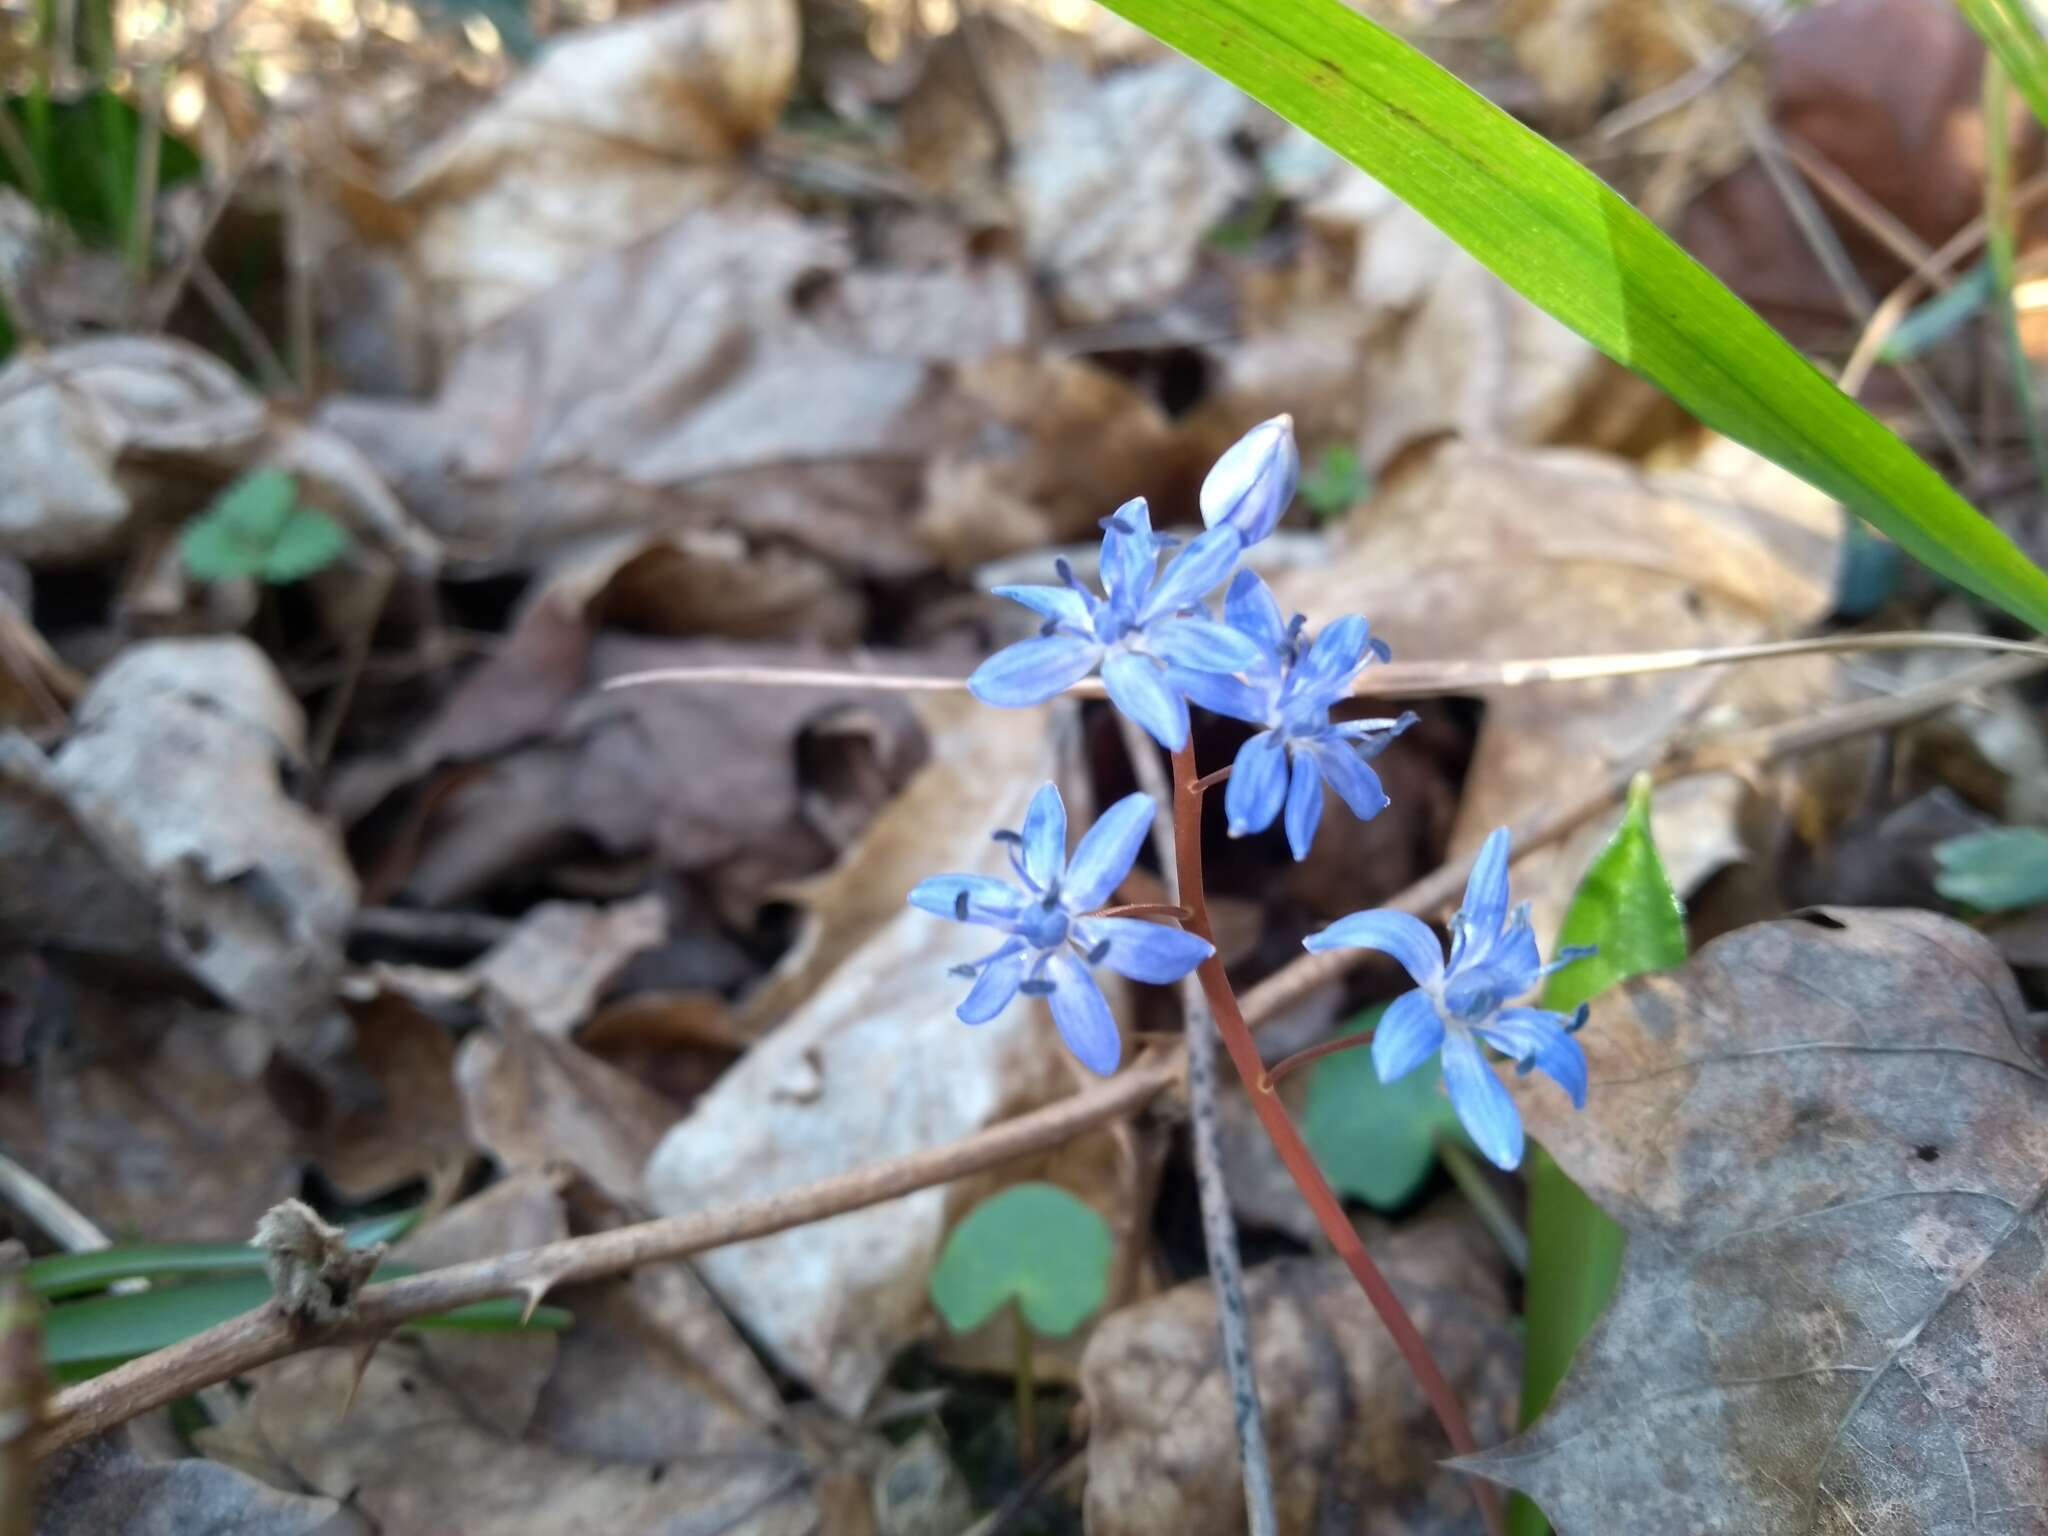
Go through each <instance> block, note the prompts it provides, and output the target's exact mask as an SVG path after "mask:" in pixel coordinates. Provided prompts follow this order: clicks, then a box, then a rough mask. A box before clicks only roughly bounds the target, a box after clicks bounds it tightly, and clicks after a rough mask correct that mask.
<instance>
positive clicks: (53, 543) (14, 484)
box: [0, 336, 267, 563]
mask: <svg viewBox="0 0 2048 1536" xmlns="http://www.w3.org/2000/svg"><path fill="white" fill-rule="evenodd" d="M266 425H267V418H266V416H265V414H264V409H263V402H262V401H261V400H259V399H258V398H257V397H256V395H255V394H254V393H252V392H251V391H250V390H249V388H248V386H246V385H245V384H243V383H242V381H241V380H240V379H239V378H237V377H236V376H235V373H234V370H233V369H231V368H229V367H228V366H227V365H226V364H225V363H222V362H220V361H219V360H218V359H216V358H213V357H210V356H208V355H207V354H206V353H204V352H202V351H200V350H199V349H198V348H197V347H193V346H188V345H187V344H185V343H183V342H177V341H171V340H168V339H165V338H160V337H151V338H144V337H127V336H107V337H99V338H96V339H94V340H90V341H81V342H75V343H73V344H72V345H70V346H67V347H62V348H59V349H58V350H57V351H55V352H52V353H49V354H47V355H42V356H36V355H29V354H21V355H17V356H16V357H15V358H14V359H13V360H12V361H10V362H9V363H8V364H7V365H6V367H5V368H4V369H0V463H4V464H7V465H9V466H10V472H9V474H8V476H7V478H6V481H5V483H4V484H0V549H4V550H5V551H6V552H7V553H8V554H11V555H16V556H19V557H20V558H22V559H24V560H29V561H33V562H37V563H40V562H44V561H54V562H65V563H69V562H76V561H82V560H90V559H95V558H98V557H100V556H102V555H105V554H108V553H111V552H113V551H115V550H117V549H118V548H119V547H120V543H121V539H122V536H123V534H124V533H125V532H126V530H127V527H128V521H129V515H130V512H131V510H132V502H131V497H132V492H133V489H134V488H133V486H132V485H131V484H130V482H129V480H128V479H127V477H126V471H127V470H128V469H129V467H130V466H131V464H132V461H133V460H134V459H135V458H136V457H137V456H147V457H149V458H152V459H172V460H176V459H183V460H185V461H187V462H191V461H193V460H198V461H201V462H204V461H206V460H208V459H219V460H227V461H230V462H232V461H233V460H235V459H236V458H238V457H240V456H244V455H247V454H249V453H252V452H254V450H255V449H256V447H257V445H258V444H259V443H260V442H261V440H262V437H263V434H264V431H265V428H266Z"/></svg>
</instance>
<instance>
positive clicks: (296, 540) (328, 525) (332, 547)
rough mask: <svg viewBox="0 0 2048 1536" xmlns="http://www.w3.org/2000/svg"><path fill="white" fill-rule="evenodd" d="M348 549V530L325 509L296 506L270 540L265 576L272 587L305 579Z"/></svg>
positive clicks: (263, 573)
mask: <svg viewBox="0 0 2048 1536" xmlns="http://www.w3.org/2000/svg"><path fill="white" fill-rule="evenodd" d="M347 549H348V531H347V530H346V529H344V528H343V527H342V526H341V524H339V523H337V522H336V521H335V520H334V519H333V518H331V517H329V516H328V515H327V514H326V513H325V512H319V511H315V510H314V509H313V508H312V507H299V508H296V509H295V510H294V511H293V512H292V515H291V516H290V517H289V518H288V519H286V521H285V525H284V527H282V528H280V529H279V530H278V534H277V537H276V539H274V540H273V541H272V542H271V545H270V551H269V553H268V554H267V555H266V556H265V557H264V560H263V571H262V575H263V579H264V580H265V581H267V582H269V583H270V584H271V585H272V586H284V585H285V584H287V583H289V582H294V581H303V580H304V579H305V578H306V577H308V576H311V575H313V574H315V573H316V572H318V571H323V570H325V569H326V568H327V567H328V566H330V565H332V564H334V562H335V561H336V560H339V559H340V558H341V556H342V554H343V552H344V551H346V550H347Z"/></svg>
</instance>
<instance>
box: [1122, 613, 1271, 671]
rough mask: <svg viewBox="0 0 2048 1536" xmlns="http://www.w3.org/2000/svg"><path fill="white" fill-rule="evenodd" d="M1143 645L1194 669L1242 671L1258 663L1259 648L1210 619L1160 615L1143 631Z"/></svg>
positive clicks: (1175, 663)
mask: <svg viewBox="0 0 2048 1536" xmlns="http://www.w3.org/2000/svg"><path fill="white" fill-rule="evenodd" d="M1145 649H1146V650H1148V651H1150V652H1151V653H1152V654H1153V655H1155V656H1157V657H1159V658H1160V659H1161V660H1162V661H1168V662H1172V663H1173V664H1174V665H1175V666H1181V667H1190V668H1193V669H1194V670H1195V671H1197V672H1242V671H1244V670H1245V669H1246V668H1247V667H1255V666H1257V665H1258V664H1259V648H1258V647H1257V646H1256V645H1254V644H1253V643H1252V642H1251V641H1250V640H1249V639H1247V638H1246V637H1245V636H1243V635H1241V634H1239V633H1238V632H1237V631H1236V630H1234V629H1232V628H1230V626H1229V625H1227V624H1218V623H1217V622H1216V621H1215V620H1214V619H1173V618H1168V619H1160V620H1158V621H1157V622H1156V623H1154V624H1153V625H1152V626H1151V627H1150V628H1148V629H1147V630H1146V631H1145Z"/></svg>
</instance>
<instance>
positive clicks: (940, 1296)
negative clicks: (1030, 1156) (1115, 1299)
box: [930, 1184, 1116, 1338]
mask: <svg viewBox="0 0 2048 1536" xmlns="http://www.w3.org/2000/svg"><path fill="white" fill-rule="evenodd" d="M1115 1246H1116V1245H1115V1241H1114V1240H1113V1239H1112V1238H1111V1236H1110V1232H1109V1223H1108V1222H1106V1221H1104V1220H1103V1219H1102V1217H1101V1216H1099V1215H1098V1214H1096V1211H1095V1208H1094V1207H1093V1206H1090V1205H1087V1204H1085V1203H1084V1202H1082V1201H1081V1200H1078V1199H1076V1198H1075V1197H1074V1196H1073V1195H1070V1194H1068V1193H1067V1192H1066V1191H1065V1190H1064V1189H1061V1188H1059V1187H1058V1186H1056V1185H1052V1184H1017V1185H1014V1186H1012V1187H1011V1188H1009V1189H1006V1190H1004V1191H1003V1192H1002V1193H1001V1194H999V1195H996V1196H994V1197H993V1198H991V1199H988V1200H984V1201H983V1202H982V1203H981V1204H980V1205H977V1206H976V1207H975V1208H974V1209H973V1210H971V1211H969V1212H968V1213H967V1219H966V1220H964V1221H962V1222H961V1223H960V1224H959V1225H958V1226H957V1227H955V1228H954V1229H953V1230H952V1232H951V1233H949V1234H948V1235H947V1238H946V1246H945V1248H944V1249H943V1250H942V1251H941V1252H940V1254H939V1262H938V1265H937V1267H936V1268H934V1269H933V1270H932V1276H931V1282H930V1289H931V1297H932V1303H933V1305H935V1306H936V1307H937V1308H938V1309H939V1315H940V1316H942V1317H944V1318H945V1320H946V1324H947V1326H948V1327H950V1328H951V1329H953V1331H954V1332H956V1333H965V1332H967V1331H968V1330H969V1329H973V1328H979V1327H980V1326H981V1325H982V1324H983V1323H985V1322H987V1321H988V1320H989V1319H990V1318H991V1317H994V1316H995V1315H996V1313H997V1312H999V1311H1000V1310H1002V1307H1003V1305H1004V1304H1005V1303H1006V1302H1011V1301H1014V1302H1016V1304H1017V1306H1018V1307H1019V1309H1021V1310H1022V1312H1023V1314H1024V1321H1025V1322H1027V1323H1029V1324H1030V1325H1031V1326H1032V1327H1033V1328H1034V1329H1036V1330H1037V1331H1038V1332H1039V1333H1042V1334H1045V1335H1046V1336H1048V1337H1050V1338H1058V1337H1060V1336H1062V1335H1064V1334H1069V1333H1072V1332H1073V1331H1074V1330H1075V1329H1076V1328H1078V1327H1080V1326H1081V1324H1083V1323H1084V1322H1086V1321H1087V1320H1088V1319H1089V1318H1090V1317H1092V1316H1093V1315H1094V1314H1095V1312H1096V1311H1097V1310H1098V1309H1099V1308H1100V1307H1101V1306H1102V1303H1103V1299H1104V1297H1105V1296H1107V1294H1108V1290H1109V1264H1110V1258H1111V1255H1112V1254H1113V1252H1114V1251H1115Z"/></svg>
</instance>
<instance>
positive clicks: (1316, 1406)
mask: <svg viewBox="0 0 2048 1536" xmlns="http://www.w3.org/2000/svg"><path fill="white" fill-rule="evenodd" d="M1483 1243H1484V1239H1482V1238H1478V1237H1476V1235H1474V1234H1471V1233H1468V1232H1464V1231H1460V1230H1458V1229H1453V1228H1447V1227H1445V1226H1442V1225H1440V1224H1438V1225H1424V1226H1421V1227H1416V1228H1409V1229H1405V1230H1403V1231H1401V1232H1399V1233H1398V1234H1395V1235H1393V1236H1391V1237H1389V1238H1388V1239H1387V1240H1385V1241H1383V1242H1377V1243H1375V1244H1374V1253H1375V1256H1376V1257H1377V1259H1378V1262H1379V1264H1380V1266H1381V1268H1382V1269H1383V1270H1384V1271H1385V1273H1386V1276H1387V1279H1388V1281H1389V1282H1390V1283H1391V1284H1392V1285H1393V1287H1394V1289H1395V1290H1396V1291H1397V1292H1399V1293H1400V1295H1401V1298H1402V1300H1403V1302H1404V1303H1405V1304H1406V1305H1407V1307H1408V1309H1409V1311H1410V1313H1411V1314H1412V1315H1413V1316H1414V1318H1415V1322H1416V1326H1417V1327H1418V1328H1420V1329H1421V1330H1422V1334H1423V1337H1424V1338H1425V1339H1427V1340H1428V1342H1429V1345H1430V1349H1431V1351H1432V1353H1434V1354H1435V1356H1436V1358H1437V1361H1438V1363H1439V1364H1441V1365H1442V1366H1443V1368H1444V1372H1445V1374H1446V1375H1447V1376H1449V1378H1450V1380H1451V1383H1452V1386H1453V1387H1454V1388H1455V1389H1456V1391H1457V1393H1458V1396H1459V1398H1460V1400H1461V1401H1462V1402H1463V1403H1464V1405H1465V1408H1466V1411H1467V1412H1468V1413H1469V1414H1470V1415H1471V1417H1472V1422H1473V1428H1474V1432H1475V1433H1476V1434H1477V1435H1478V1436H1479V1438H1480V1439H1481V1440H1489V1439H1492V1438H1493V1437H1494V1436H1496V1435H1498V1434H1499V1433H1500V1432H1501V1431H1502V1430H1504V1429H1505V1428H1506V1426H1507V1425H1509V1424H1511V1423H1512V1422H1513V1421H1514V1403H1515V1353H1516V1350H1515V1343H1514V1334H1513V1330H1512V1327H1511V1325H1510V1323H1509V1320H1508V1315H1507V1303H1506V1298H1505V1295H1504V1293H1503V1290H1502V1286H1501V1282H1500V1280H1499V1278H1498V1276H1497V1275H1496V1274H1495V1273H1494V1272H1493V1267H1492V1266H1491V1265H1490V1264H1489V1263H1488V1256H1487V1254H1486V1252H1485V1249H1484V1247H1483ZM1245 1299H1246V1301H1247V1302H1248V1303H1249V1305H1250V1308H1251V1335H1252V1350H1253V1369H1254V1371H1255V1373H1256V1375H1257V1378H1258V1383H1259V1398H1260V1402H1261V1405H1262V1406H1263V1408H1264V1411H1265V1425H1266V1436H1267V1442H1268V1444H1269V1446H1270V1448H1271V1450H1272V1459H1273V1470H1274V1473H1275V1487H1274V1504H1275V1510H1276V1513H1277V1514H1278V1515H1279V1519H1280V1530H1281V1531H1282V1532H1285V1533H1288V1536H1300V1533H1305V1532H1313V1531H1322V1530H1332V1529H1343V1530H1348V1531H1357V1532H1360V1533H1362V1536H1466V1533H1467V1532H1470V1531H1473V1530H1475V1529H1476V1528H1477V1522H1476V1520H1475V1518H1474V1514H1473V1505H1472V1494H1471V1490H1470V1489H1469V1488H1466V1487H1465V1486H1463V1483H1462V1479H1460V1478H1459V1477H1458V1476H1457V1475H1456V1474H1454V1473H1451V1472H1448V1471H1444V1470H1442V1469H1440V1468H1439V1466H1438V1465H1437V1463H1438V1461H1439V1459H1440V1458H1441V1457H1442V1455H1443V1440H1442V1431H1441V1430H1440V1429H1438V1428H1437V1424H1436V1420H1435V1418H1434V1417H1432V1415H1431V1413H1430V1410H1429V1407H1428V1405H1427V1404H1426V1403H1425V1402H1424V1401H1423V1397H1422V1393H1421V1391H1420V1389H1419V1388H1417V1386H1416V1385H1415V1380H1414V1378H1413V1376H1411V1375H1410V1374H1409V1371H1408V1368H1407V1366H1406V1365H1404V1364H1403V1363H1402V1361H1401V1357H1400V1355H1399V1354H1398V1353H1397V1352H1396V1350H1395V1349H1394V1346H1393V1343H1392V1341H1391V1340H1389V1338H1388V1337H1387V1332H1386V1330H1385V1329H1384V1328H1383V1327H1381V1326H1380V1323H1379V1320H1378V1319H1377V1318H1375V1317H1374V1316H1373V1315H1372V1309H1371V1308H1370V1307H1368V1306H1366V1305H1365V1302H1364V1300H1363V1299H1362V1298H1361V1297H1360V1296H1359V1294H1358V1286H1357V1283H1356V1282H1355V1281H1354V1280H1353V1279H1352V1278H1351V1275H1350V1273H1349V1271H1347V1270H1346V1269H1345V1267H1344V1265H1343V1263H1342V1262H1341V1261H1340V1260H1337V1259H1287V1260H1282V1261H1279V1262H1277V1263H1272V1264H1265V1265H1261V1266H1260V1267H1258V1268H1256V1269H1254V1270H1252V1271H1251V1272H1250V1273H1249V1274H1247V1275H1246V1276H1245ZM1081 1390H1082V1392H1083V1394H1084V1396H1085V1398H1086V1400H1087V1406H1088V1414H1089V1424H1090V1431H1089V1437H1088V1493H1087V1506H1086V1508H1087V1520H1088V1529H1089V1531H1090V1532H1091V1533H1092V1536H1232V1533H1234V1532H1239V1531H1242V1530H1243V1529H1244V1494H1243V1491H1242V1489H1241V1487H1240V1484H1239V1482H1238V1476H1239V1474H1238V1459H1237V1439H1236V1433H1235V1430H1234V1429H1233V1427H1232V1426H1233V1422H1234V1414H1233V1411H1232V1393H1231V1386H1230V1379H1229V1376H1228V1374H1227V1373H1226V1371H1225V1370H1224V1366H1223V1358H1222V1341H1221V1334H1220V1332H1219V1329H1218V1326H1217V1320H1216V1293H1215V1289H1214V1287H1213V1286H1212V1285H1211V1284H1210V1283H1209V1282H1208V1281H1207V1280H1196V1281H1191V1282H1189V1283H1188V1284H1186V1285H1182V1286H1179V1287H1177V1288H1176V1289H1174V1290H1171V1291H1168V1292H1167V1293H1166V1294H1165V1295H1163V1296H1158V1297H1155V1298H1153V1299H1152V1300H1151V1301H1148V1302H1145V1303H1143V1304H1141V1305H1139V1306H1135V1307H1127V1308H1125V1309H1124V1310H1123V1311H1121V1312H1118V1313H1115V1314H1114V1315H1112V1316H1110V1317H1109V1318H1107V1319H1105V1320H1104V1321H1103V1323H1102V1324H1101V1325H1100V1327H1098V1328H1097V1330H1096V1332H1095V1336H1094V1338H1093V1339H1092V1340H1091V1341H1090V1343H1089V1346H1088V1351H1087V1353H1086V1354H1085V1355H1084V1356H1083V1357H1082V1361H1081Z"/></svg>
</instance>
